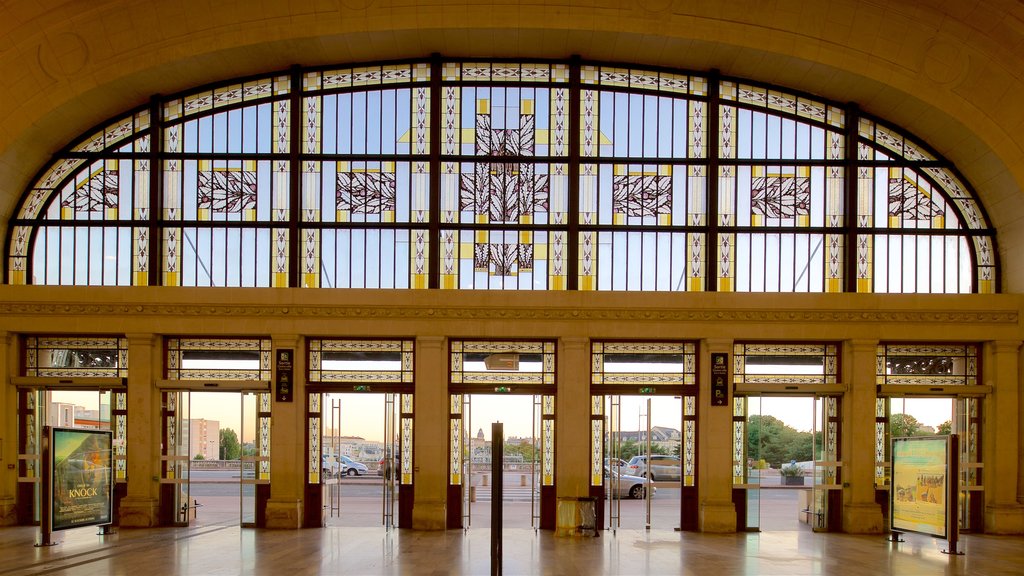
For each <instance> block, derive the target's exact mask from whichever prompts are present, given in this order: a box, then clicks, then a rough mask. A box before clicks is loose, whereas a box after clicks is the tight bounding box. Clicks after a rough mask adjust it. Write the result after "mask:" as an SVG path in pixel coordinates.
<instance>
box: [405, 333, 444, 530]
mask: <svg viewBox="0 0 1024 576" xmlns="http://www.w3.org/2000/svg"><path fill="white" fill-rule="evenodd" d="M444 344H445V339H444V338H443V337H441V336H420V337H419V338H417V339H416V366H415V368H414V370H415V381H416V392H415V397H414V399H413V414H415V425H414V426H413V451H412V453H413V507H412V527H413V529H415V530H444V529H445V518H446V515H445V514H446V510H447V507H446V503H447V500H446V499H447V495H448V408H449V407H448V385H447V370H448V368H447V366H448V362H447V360H448V358H447V353H446V352H447V349H446V347H445V345H444Z"/></svg>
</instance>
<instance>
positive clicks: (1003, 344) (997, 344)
mask: <svg viewBox="0 0 1024 576" xmlns="http://www.w3.org/2000/svg"><path fill="white" fill-rule="evenodd" d="M989 344H990V345H991V346H992V351H993V352H995V353H996V354H1016V353H1017V352H1018V351H1019V350H1020V346H1021V341H1020V340H993V341H992V342H990V343H989Z"/></svg>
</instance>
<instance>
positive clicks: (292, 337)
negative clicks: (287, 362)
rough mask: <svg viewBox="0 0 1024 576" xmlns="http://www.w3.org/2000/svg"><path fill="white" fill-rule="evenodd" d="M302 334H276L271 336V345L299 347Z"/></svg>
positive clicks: (275, 346)
mask: <svg viewBox="0 0 1024 576" xmlns="http://www.w3.org/2000/svg"><path fill="white" fill-rule="evenodd" d="M301 341H302V336H299V335H298V334H274V335H272V336H271V337H270V345H271V346H272V347H274V348H298V347H299V343H300V342H301Z"/></svg>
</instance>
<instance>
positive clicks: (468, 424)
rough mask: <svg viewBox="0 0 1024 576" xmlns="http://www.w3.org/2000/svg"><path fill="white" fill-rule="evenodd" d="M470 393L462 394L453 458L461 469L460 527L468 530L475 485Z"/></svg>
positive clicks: (474, 496) (471, 516)
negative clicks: (457, 445) (458, 440)
mask: <svg viewBox="0 0 1024 576" xmlns="http://www.w3.org/2000/svg"><path fill="white" fill-rule="evenodd" d="M472 397H473V395H472V394H463V395H462V446H463V449H462V451H461V453H459V454H457V455H456V456H455V458H457V459H458V460H460V463H459V466H460V467H461V471H462V528H463V530H469V525H470V521H471V520H472V518H473V510H472V508H473V502H476V487H475V486H473V457H472V452H473V432H472V431H473V417H472V416H473V410H472Z"/></svg>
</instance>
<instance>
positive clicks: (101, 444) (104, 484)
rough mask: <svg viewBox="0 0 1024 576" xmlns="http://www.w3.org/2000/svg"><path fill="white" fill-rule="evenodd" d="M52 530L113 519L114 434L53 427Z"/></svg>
mask: <svg viewBox="0 0 1024 576" xmlns="http://www.w3.org/2000/svg"><path fill="white" fill-rule="evenodd" d="M49 440H50V459H51V461H50V477H49V479H50V514H49V520H50V526H51V528H50V529H51V531H54V532H56V531H58V530H67V529H70V528H79V527H82V526H100V525H104V524H110V523H111V522H112V520H113V503H114V482H113V476H112V471H113V462H114V460H113V452H112V450H111V447H112V444H113V433H112V432H111V431H109V430H84V429H78V428H58V427H53V428H50V434H49Z"/></svg>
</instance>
